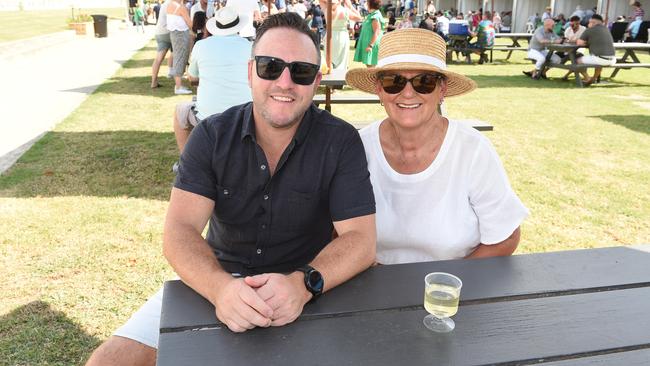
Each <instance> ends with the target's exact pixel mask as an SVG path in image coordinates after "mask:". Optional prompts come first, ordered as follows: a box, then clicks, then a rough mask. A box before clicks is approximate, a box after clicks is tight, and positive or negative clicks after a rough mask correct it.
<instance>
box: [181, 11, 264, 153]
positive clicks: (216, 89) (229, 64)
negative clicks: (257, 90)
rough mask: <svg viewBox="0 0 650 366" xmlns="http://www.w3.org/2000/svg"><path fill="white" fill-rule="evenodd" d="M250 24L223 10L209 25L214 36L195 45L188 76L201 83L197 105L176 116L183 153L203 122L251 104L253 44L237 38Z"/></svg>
mask: <svg viewBox="0 0 650 366" xmlns="http://www.w3.org/2000/svg"><path fill="white" fill-rule="evenodd" d="M248 22H249V19H248V15H247V14H239V13H238V12H237V10H236V9H235V8H233V7H230V6H226V7H223V8H221V9H220V10H218V11H217V12H216V13H215V16H214V17H212V18H210V19H208V21H207V23H206V28H207V30H208V32H209V33H210V34H212V36H211V37H208V38H206V39H203V40H201V41H199V42H197V43H196V44H195V45H194V48H193V49H192V55H191V56H190V65H189V67H188V69H187V73H188V75H189V78H190V81H192V82H194V83H196V82H198V83H199V86H198V88H197V92H196V102H194V101H189V102H182V103H179V104H177V105H176V110H175V113H174V135H175V136H176V144H177V145H178V150H179V151H180V152H181V153H182V152H183V148H184V146H185V143H186V142H187V139H188V138H189V136H190V132H191V131H192V128H194V126H196V125H197V124H198V123H199V122H200V121H201V120H203V119H205V118H207V117H209V116H211V115H213V114H215V113H221V112H223V111H225V110H226V109H228V108H230V107H232V106H234V105H239V104H242V103H246V102H248V101H250V100H251V91H250V88H249V87H248V82H247V78H248V76H247V75H248V60H249V59H250V53H251V42H249V41H248V40H247V39H245V38H242V37H240V36H239V34H238V32H239V31H240V30H242V29H243V28H244V26H246V24H248Z"/></svg>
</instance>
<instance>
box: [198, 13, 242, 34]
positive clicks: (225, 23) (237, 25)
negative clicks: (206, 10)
mask: <svg viewBox="0 0 650 366" xmlns="http://www.w3.org/2000/svg"><path fill="white" fill-rule="evenodd" d="M248 21H249V19H248V15H246V14H239V13H238V12H237V9H235V8H234V7H232V6H224V7H223V8H221V9H219V10H218V11H217V12H216V13H214V16H213V17H212V18H210V19H208V21H207V22H206V23H205V27H206V28H207V29H208V32H210V34H212V35H213V36H229V35H231V34H237V33H238V32H239V31H240V30H241V29H242V28H244V27H245V26H246V25H247V24H248Z"/></svg>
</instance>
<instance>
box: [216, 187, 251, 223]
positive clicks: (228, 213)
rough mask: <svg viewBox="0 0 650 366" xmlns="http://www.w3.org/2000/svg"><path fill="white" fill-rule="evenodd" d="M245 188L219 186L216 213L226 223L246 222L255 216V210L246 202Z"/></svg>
mask: <svg viewBox="0 0 650 366" xmlns="http://www.w3.org/2000/svg"><path fill="white" fill-rule="evenodd" d="M245 198H246V192H245V190H244V189H240V188H231V187H225V186H217V201H216V202H215V208H214V210H215V213H216V216H217V220H219V221H221V222H223V223H225V224H244V223H246V222H248V221H250V220H251V219H252V218H253V215H254V210H252V209H251V208H250V207H249V206H250V202H246V199H245Z"/></svg>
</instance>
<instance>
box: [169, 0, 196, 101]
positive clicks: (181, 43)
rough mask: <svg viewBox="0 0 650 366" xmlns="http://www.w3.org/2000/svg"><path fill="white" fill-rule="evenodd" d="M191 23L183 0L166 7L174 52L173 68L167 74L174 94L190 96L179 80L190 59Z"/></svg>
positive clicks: (173, 1) (175, 0)
mask: <svg viewBox="0 0 650 366" xmlns="http://www.w3.org/2000/svg"><path fill="white" fill-rule="evenodd" d="M191 25H192V21H191V20H190V14H189V12H188V11H187V8H186V7H185V6H183V0H172V2H171V3H170V4H169V6H168V7H167V30H169V38H170V39H171V41H172V49H173V50H174V53H173V55H174V62H173V67H172V69H171V70H170V72H169V74H170V75H172V76H173V77H174V84H175V85H174V93H175V94H192V91H191V90H190V89H188V88H186V87H184V86H183V83H182V81H181V78H182V77H183V74H184V73H185V65H187V60H188V58H189V57H190V46H191V44H190V38H191V36H190V27H191Z"/></svg>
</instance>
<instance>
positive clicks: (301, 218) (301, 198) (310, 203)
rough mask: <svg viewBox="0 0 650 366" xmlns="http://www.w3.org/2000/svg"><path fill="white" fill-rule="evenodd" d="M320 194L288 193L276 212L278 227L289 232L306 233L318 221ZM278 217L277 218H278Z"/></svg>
mask: <svg viewBox="0 0 650 366" xmlns="http://www.w3.org/2000/svg"><path fill="white" fill-rule="evenodd" d="M323 209H324V208H323V207H321V196H320V192H312V193H304V192H298V191H293V190H291V191H289V192H288V194H287V199H286V201H284V202H282V203H281V204H280V210H279V211H280V212H276V215H275V217H276V220H278V221H277V223H278V226H280V227H282V228H284V229H287V230H290V231H308V230H310V229H311V228H312V227H313V226H314V225H315V224H316V223H317V220H318V217H319V215H320V214H321V211H322V210H323ZM278 215H279V217H278Z"/></svg>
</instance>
